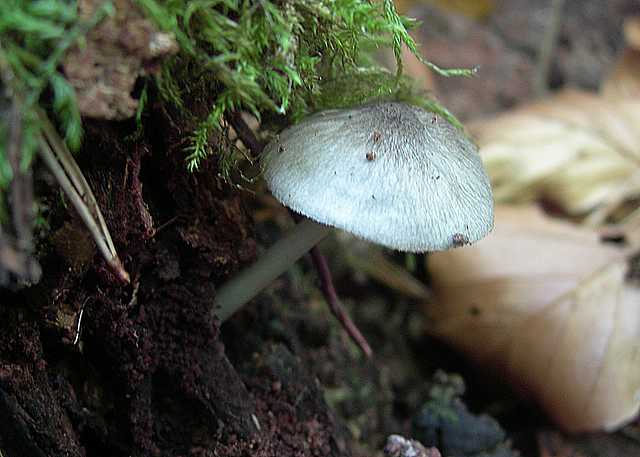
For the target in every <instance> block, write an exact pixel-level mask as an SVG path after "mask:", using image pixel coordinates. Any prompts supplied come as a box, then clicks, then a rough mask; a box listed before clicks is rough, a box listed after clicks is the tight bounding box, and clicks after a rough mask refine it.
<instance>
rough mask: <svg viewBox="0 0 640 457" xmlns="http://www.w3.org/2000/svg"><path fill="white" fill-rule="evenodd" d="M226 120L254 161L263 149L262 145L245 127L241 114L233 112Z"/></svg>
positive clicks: (249, 128) (248, 128)
mask: <svg viewBox="0 0 640 457" xmlns="http://www.w3.org/2000/svg"><path fill="white" fill-rule="evenodd" d="M228 120H229V123H230V124H231V126H232V127H233V129H234V130H235V131H236V134H237V135H238V138H240V141H242V142H243V143H244V145H245V146H246V147H247V149H249V151H251V153H252V155H253V157H252V159H256V158H257V157H258V156H259V155H260V153H261V152H262V150H263V149H264V144H262V142H261V141H260V140H259V139H258V138H257V137H256V136H255V135H254V133H253V130H251V127H249V126H248V125H247V123H246V122H245V120H244V119H243V117H242V114H241V113H239V112H235V113H233V114H231V116H229V118H228Z"/></svg>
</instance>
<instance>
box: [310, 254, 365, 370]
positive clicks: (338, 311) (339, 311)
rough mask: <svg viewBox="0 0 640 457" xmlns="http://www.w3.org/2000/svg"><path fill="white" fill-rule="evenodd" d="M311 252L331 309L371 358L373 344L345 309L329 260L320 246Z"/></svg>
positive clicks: (323, 292)
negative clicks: (335, 284)
mask: <svg viewBox="0 0 640 457" xmlns="http://www.w3.org/2000/svg"><path fill="white" fill-rule="evenodd" d="M309 253H310V254H311V259H312V260H313V265H314V266H315V268H316V271H317V272H318V276H320V288H321V289H322V294H323V295H324V299H325V300H326V301H327V304H328V305H329V309H330V310H331V312H332V313H333V315H334V316H335V317H336V319H338V321H339V322H340V323H341V324H342V326H343V327H344V329H345V330H346V332H347V333H348V334H349V336H350V337H351V339H352V340H353V341H354V342H355V343H356V344H357V345H358V347H359V348H360V349H362V352H363V353H364V354H365V355H366V356H367V357H369V358H370V357H371V356H372V354H373V352H372V351H371V346H369V343H367V340H366V339H365V337H364V336H362V333H360V330H358V327H357V326H356V324H355V323H354V322H353V321H352V320H351V318H350V317H349V315H348V314H347V312H346V311H345V309H344V308H343V307H342V304H341V303H340V299H339V298H338V294H337V293H336V288H335V287H334V286H333V279H332V278H331V270H330V269H329V265H328V264H327V260H326V259H325V258H324V256H323V255H322V253H321V252H320V249H318V246H314V247H313V248H312V249H311V251H309Z"/></svg>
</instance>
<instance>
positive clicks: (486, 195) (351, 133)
mask: <svg viewBox="0 0 640 457" xmlns="http://www.w3.org/2000/svg"><path fill="white" fill-rule="evenodd" d="M262 167H263V172H264V177H265V180H266V182H267V185H268V186H269V188H270V190H271V192H272V193H273V195H274V196H275V198H277V199H278V200H279V201H280V202H282V203H283V204H284V205H286V206H288V207H289V208H291V209H293V210H294V211H296V212H298V213H300V214H303V215H305V216H307V217H309V218H310V219H313V220H315V221H317V222H320V223H322V224H327V225H331V226H335V227H338V228H341V229H343V230H346V231H348V232H351V233H353V234H354V235H356V236H358V237H361V238H364V239H366V240H369V241H372V242H374V243H378V244H382V245H384V246H387V247H390V248H393V249H397V250H400V251H412V252H423V251H437V250H445V249H450V248H452V247H457V246H461V245H464V244H469V243H473V242H475V241H477V240H479V239H481V238H483V237H484V236H485V235H486V234H487V233H488V232H489V231H490V230H491V229H492V227H493V197H492V194H491V187H490V185H489V179H488V177H487V174H486V173H485V171H484V168H483V167H482V162H481V161H480V156H479V155H478V152H477V148H476V147H475V146H474V145H473V143H471V141H469V139H468V138H467V137H466V136H465V135H464V134H463V133H462V132H460V131H459V130H458V129H456V128H455V127H453V126H452V125H451V124H450V123H449V122H447V121H446V120H445V119H444V118H443V117H441V116H439V115H437V114H434V113H430V112H427V111H425V110H423V109H421V108H418V107H415V106H411V105H407V104H404V103H379V104H373V105H367V106H363V107H360V108H355V109H349V110H332V111H324V112H320V113H318V114H316V115H313V116H311V117H309V118H307V119H305V120H303V121H302V122H300V123H299V124H297V125H294V126H292V127H289V128H287V129H285V130H284V131H283V132H282V133H281V134H280V135H279V136H278V137H277V138H276V139H275V140H274V141H272V142H271V143H270V144H269V145H268V146H267V147H266V148H265V151H264V155H263V162H262Z"/></svg>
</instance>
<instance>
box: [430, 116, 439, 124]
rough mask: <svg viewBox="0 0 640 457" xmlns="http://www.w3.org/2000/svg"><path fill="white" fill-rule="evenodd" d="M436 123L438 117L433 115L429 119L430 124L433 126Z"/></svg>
mask: <svg viewBox="0 0 640 457" xmlns="http://www.w3.org/2000/svg"><path fill="white" fill-rule="evenodd" d="M436 122H438V116H436V115H433V116H432V117H431V123H432V124H435V123H436Z"/></svg>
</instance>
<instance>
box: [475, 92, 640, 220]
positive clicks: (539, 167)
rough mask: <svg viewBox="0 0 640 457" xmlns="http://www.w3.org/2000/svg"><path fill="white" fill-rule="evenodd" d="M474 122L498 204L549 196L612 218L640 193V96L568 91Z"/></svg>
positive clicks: (577, 210) (580, 211) (569, 208)
mask: <svg viewBox="0 0 640 457" xmlns="http://www.w3.org/2000/svg"><path fill="white" fill-rule="evenodd" d="M470 127H471V131H472V133H473V135H474V136H475V137H476V140H477V142H478V144H479V146H480V154H481V155H482V158H483V161H484V163H485V166H486V168H487V171H488V173H489V175H490V177H491V180H492V185H493V189H494V196H495V198H496V201H498V202H503V203H522V202H526V201H530V200H534V199H545V200H548V201H551V202H553V203H554V204H555V205H557V206H559V207H560V208H562V209H563V210H564V211H566V212H567V213H569V214H572V215H584V214H585V213H587V212H590V211H594V210H596V209H598V208H607V211H606V213H605V214H601V215H600V217H606V216H607V214H609V213H610V212H611V211H612V210H613V208H612V205H613V204H614V203H615V204H616V205H617V204H618V203H619V201H620V200H626V199H629V198H632V197H638V196H640V171H639V170H640V167H639V166H640V99H619V98H618V99H616V100H611V99H605V98H603V97H601V96H598V95H595V94H588V93H584V92H578V91H572V90H568V91H564V92H562V93H559V94H558V95H556V96H554V97H551V98H548V99H545V100H543V101H540V102H537V103H533V104H531V105H527V106H524V107H522V108H520V109H517V110H514V111H510V112H507V113H506V114H503V115H501V116H499V117H497V118H495V119H493V120H489V121H482V122H476V123H474V124H471V126H470ZM614 197H615V198H614ZM601 222H602V220H598V221H594V223H601Z"/></svg>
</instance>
